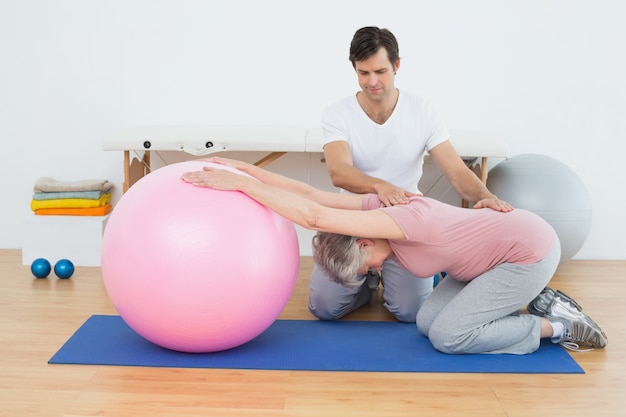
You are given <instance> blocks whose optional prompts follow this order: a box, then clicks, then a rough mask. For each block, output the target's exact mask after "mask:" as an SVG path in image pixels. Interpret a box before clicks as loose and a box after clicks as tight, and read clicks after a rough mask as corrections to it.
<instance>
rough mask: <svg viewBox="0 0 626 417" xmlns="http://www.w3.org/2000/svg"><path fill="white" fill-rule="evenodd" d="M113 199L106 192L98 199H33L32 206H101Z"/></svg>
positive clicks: (34, 208)
mask: <svg viewBox="0 0 626 417" xmlns="http://www.w3.org/2000/svg"><path fill="white" fill-rule="evenodd" d="M110 201H111V194H104V195H102V197H100V198H99V199H97V200H90V199H87V198H60V199H56V200H31V202H30V208H31V209H32V210H33V211H35V210H39V209H44V208H45V209H49V208H92V207H100V206H104V205H105V204H107V203H109V202H110Z"/></svg>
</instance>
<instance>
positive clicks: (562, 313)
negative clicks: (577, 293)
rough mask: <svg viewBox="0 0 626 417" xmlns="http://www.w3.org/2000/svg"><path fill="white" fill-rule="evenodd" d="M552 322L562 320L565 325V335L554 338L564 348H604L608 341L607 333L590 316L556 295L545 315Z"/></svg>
mask: <svg viewBox="0 0 626 417" xmlns="http://www.w3.org/2000/svg"><path fill="white" fill-rule="evenodd" d="M545 317H546V318H547V319H548V320H550V321H551V322H557V321H558V322H561V323H563V325H564V326H565V331H564V332H563V336H561V337H560V338H559V339H556V340H553V342H554V343H559V344H560V345H561V346H563V347H564V348H567V349H569V350H573V351H579V352H585V351H589V350H593V349H595V348H603V347H605V346H606V344H607V343H608V338H607V337H606V334H604V332H603V331H602V329H601V328H600V326H598V325H597V324H596V323H595V322H594V321H593V320H591V318H590V317H589V316H587V315H586V314H585V313H583V312H582V311H580V310H578V309H577V308H575V307H574V306H573V305H572V304H570V303H569V302H568V301H566V300H563V299H561V298H560V297H555V298H554V299H553V300H552V302H551V303H550V305H549V306H548V310H547V313H546V316H545Z"/></svg>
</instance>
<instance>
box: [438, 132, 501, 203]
mask: <svg viewBox="0 0 626 417" xmlns="http://www.w3.org/2000/svg"><path fill="white" fill-rule="evenodd" d="M430 157H431V158H432V160H433V161H434V162H435V164H437V166H438V167H439V169H440V170H441V172H442V173H443V175H444V176H445V177H446V178H447V179H448V181H450V184H451V185H452V187H454V189H455V190H456V191H457V192H458V193H459V194H460V195H461V197H462V198H463V199H464V200H466V201H470V202H473V203H475V204H474V208H491V209H493V210H496V211H503V212H507V211H511V210H513V207H512V206H511V205H510V204H509V203H507V202H506V201H503V200H500V199H499V198H498V197H497V196H496V195H494V194H493V193H492V192H490V191H489V190H488V189H487V187H486V186H485V184H483V182H482V181H481V180H480V179H479V178H478V177H477V176H476V175H475V174H474V173H473V172H472V171H471V170H470V169H469V168H468V167H467V166H466V165H465V163H464V162H463V160H462V159H461V157H460V156H459V155H458V154H457V152H456V150H455V149H454V147H453V146H452V144H451V143H450V141H445V142H442V143H440V144H439V145H437V146H435V147H434V148H433V149H431V150H430Z"/></svg>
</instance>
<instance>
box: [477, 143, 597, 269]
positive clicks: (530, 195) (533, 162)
mask: <svg viewBox="0 0 626 417" xmlns="http://www.w3.org/2000/svg"><path fill="white" fill-rule="evenodd" d="M487 187H488V188H489V190H490V191H491V192H493V193H494V194H495V195H497V196H498V198H500V199H502V200H505V201H508V202H509V203H510V204H511V205H512V206H513V207H517V208H522V209H526V210H528V211H532V212H533V213H535V214H537V215H539V216H541V217H542V218H543V219H544V220H546V221H547V222H548V223H550V224H551V225H552V227H553V228H554V230H555V231H556V234H557V236H558V237H559V240H560V242H561V262H564V261H567V260H569V259H571V258H573V257H574V255H576V253H578V251H579V250H580V248H581V247H582V245H583V244H584V243H585V240H586V239H587V236H588V235H589V230H590V229H591V201H590V199H589V194H588V193H587V189H586V188H585V185H584V184H583V182H582V181H581V180H580V178H579V177H578V176H577V175H576V173H575V172H574V170H572V169H571V168H570V167H568V166H567V165H565V164H564V163H562V162H560V161H558V160H556V159H554V158H551V157H549V156H546V155H538V154H522V155H515V156H513V157H511V158H509V159H507V160H505V161H502V162H500V163H499V164H497V165H496V166H494V167H493V168H492V169H491V170H490V171H489V175H488V177H487Z"/></svg>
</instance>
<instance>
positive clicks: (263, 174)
mask: <svg viewBox="0 0 626 417" xmlns="http://www.w3.org/2000/svg"><path fill="white" fill-rule="evenodd" d="M207 161H208V162H215V163H222V164H223V165H227V166H230V167H233V168H236V169H239V170H241V171H242V172H245V173H247V174H249V175H250V176H252V177H254V178H250V177H248V176H245V175H241V174H237V173H233V172H231V171H229V170H225V169H220V168H216V167H213V166H207V167H205V168H204V170H203V171H195V172H186V173H184V174H183V176H182V178H183V180H184V181H186V182H188V183H191V184H193V185H195V186H199V187H208V188H214V189H217V190H226V191H240V192H243V193H245V194H247V195H248V196H250V197H251V198H253V199H254V200H256V201H258V202H259V203H261V204H263V205H264V206H266V207H267V208H269V209H271V210H273V211H275V212H276V213H278V214H280V215H281V216H283V217H285V218H287V219H289V220H291V221H293V222H294V223H297V224H299V225H300V226H302V227H304V228H307V229H311V230H318V231H324V232H332V233H340V234H344V235H350V236H359V237H369V238H383V239H402V238H404V235H403V233H402V231H401V230H400V229H399V227H398V226H397V225H396V223H395V222H394V221H393V220H391V218H390V217H389V216H387V215H386V214H384V213H383V212H381V211H380V210H368V211H362V210H361V204H362V201H363V199H364V198H365V196H364V195H358V194H339V193H330V192H326V191H322V190H318V189H316V188H314V187H311V186H310V185H308V184H305V183H302V182H300V181H297V180H294V179H291V178H287V177H284V176H282V175H279V174H275V173H271V172H269V171H266V170H264V169H262V168H259V167H255V166H254V165H250V164H246V163H243V162H240V161H233V160H226V159H223V158H211V159H209V160H207Z"/></svg>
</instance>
